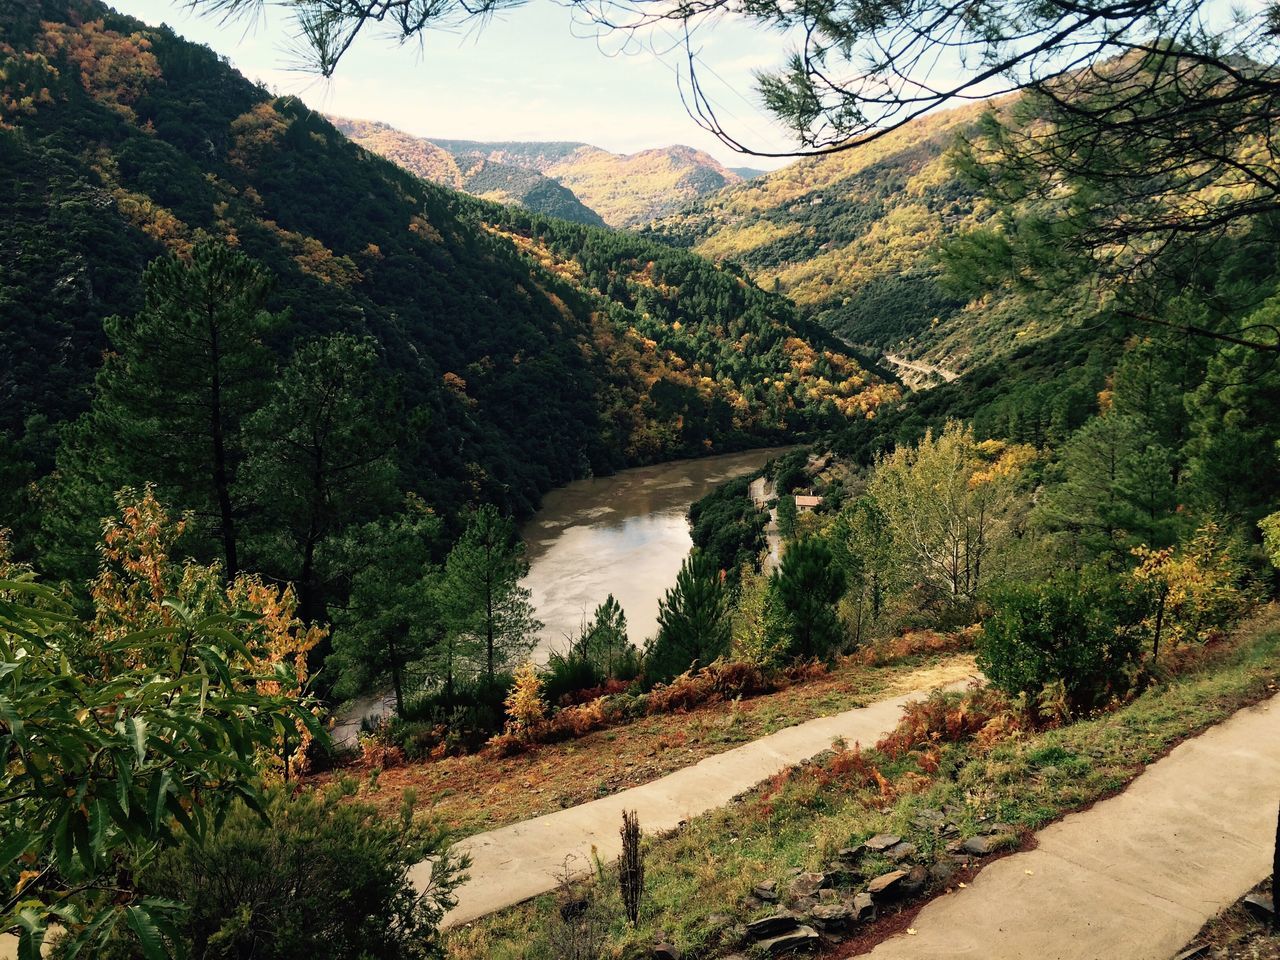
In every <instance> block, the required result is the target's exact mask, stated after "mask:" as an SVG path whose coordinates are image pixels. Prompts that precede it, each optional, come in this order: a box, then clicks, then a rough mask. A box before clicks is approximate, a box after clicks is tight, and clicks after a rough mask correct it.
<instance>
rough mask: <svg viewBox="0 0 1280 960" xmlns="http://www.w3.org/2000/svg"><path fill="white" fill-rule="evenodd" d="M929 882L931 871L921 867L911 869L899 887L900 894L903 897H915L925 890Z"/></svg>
mask: <svg viewBox="0 0 1280 960" xmlns="http://www.w3.org/2000/svg"><path fill="white" fill-rule="evenodd" d="M928 882H929V871H928V870H927V869H925V868H924V867H921V866H915V867H912V868H911V871H910V872H909V873H908V874H907V877H906V879H905V880H903V881H902V883H900V884H899V885H898V894H899V895H900V896H903V897H914V896H916V895H917V894H919V893H920V892H921V891H923V890H924V888H925V884H927V883H928Z"/></svg>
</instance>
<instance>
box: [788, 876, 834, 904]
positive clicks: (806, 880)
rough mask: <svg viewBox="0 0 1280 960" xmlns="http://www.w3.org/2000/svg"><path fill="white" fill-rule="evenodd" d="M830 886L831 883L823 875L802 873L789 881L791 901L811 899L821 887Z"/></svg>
mask: <svg viewBox="0 0 1280 960" xmlns="http://www.w3.org/2000/svg"><path fill="white" fill-rule="evenodd" d="M830 885H831V882H830V881H829V880H828V879H827V875H826V874H825V873H802V874H800V876H798V877H796V878H795V879H794V880H792V881H791V887H790V893H791V897H792V899H799V898H800V897H812V896H813V895H814V894H815V893H817V892H818V891H819V890H821V889H822V888H823V887H826V886H830Z"/></svg>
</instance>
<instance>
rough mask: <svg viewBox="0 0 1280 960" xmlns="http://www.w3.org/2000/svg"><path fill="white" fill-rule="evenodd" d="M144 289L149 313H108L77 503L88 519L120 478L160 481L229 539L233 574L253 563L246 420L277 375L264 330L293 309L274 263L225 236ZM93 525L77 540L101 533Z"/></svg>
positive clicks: (163, 264) (81, 432)
mask: <svg viewBox="0 0 1280 960" xmlns="http://www.w3.org/2000/svg"><path fill="white" fill-rule="evenodd" d="M143 287H144V296H145V305H144V306H143V308H142V310H141V311H140V312H139V313H137V314H136V315H134V316H132V317H119V316H116V317H109V318H108V319H107V320H105V321H104V322H103V326H104V328H105V330H106V334H107V339H108V340H109V342H110V344H111V351H110V352H109V353H108V354H107V356H106V357H105V359H104V361H103V365H102V368H101V370H100V371H99V373H98V377H97V380H96V383H95V388H96V393H95V396H94V400H93V405H92V407H91V409H90V410H89V412H88V413H86V414H85V416H84V417H82V418H81V420H80V421H79V422H78V423H77V424H75V425H74V426H73V427H72V429H70V430H69V431H68V433H67V439H68V445H67V448H66V450H65V452H64V454H63V455H62V456H60V458H59V466H60V468H61V469H62V471H63V472H64V473H65V474H67V475H68V476H67V477H66V479H65V480H64V486H65V488H66V490H68V491H75V493H74V495H68V496H67V497H66V499H68V500H69V501H70V502H69V503H68V504H67V505H66V509H67V510H68V511H71V510H74V511H75V512H76V513H77V514H79V515H80V517H82V518H83V517H84V513H85V510H84V506H85V503H86V500H88V501H90V502H93V503H95V504H104V505H105V504H106V503H109V500H110V497H111V495H112V494H113V493H114V492H115V490H116V489H118V488H119V487H122V486H126V485H138V484H142V483H153V484H155V485H156V488H157V490H158V491H159V493H160V496H161V497H162V498H163V499H164V500H166V501H167V502H170V503H173V504H175V505H177V506H179V507H180V508H182V509H184V510H191V511H194V513H195V515H196V517H197V519H198V520H199V521H200V523H199V527H200V529H199V530H197V531H194V532H196V533H197V534H199V533H201V532H203V533H205V534H206V536H211V537H212V538H213V540H214V541H215V542H217V543H218V545H219V547H220V552H221V554H222V558H223V570H224V573H225V575H226V577H227V579H228V580H231V579H234V578H235V575H236V573H237V572H238V571H239V570H240V568H241V566H242V562H241V556H240V554H241V549H240V538H239V533H238V530H237V521H238V520H239V519H240V517H241V515H242V514H243V512H244V509H245V503H244V499H245V492H244V490H243V487H242V484H241V482H240V481H241V477H240V473H241V469H242V467H243V465H244V462H245V459H246V457H247V440H246V435H245V423H246V419H247V417H248V416H249V414H250V413H251V411H252V410H253V409H254V408H255V407H257V406H258V405H259V404H260V403H261V401H262V399H263V396H264V392H265V390H266V389H267V386H268V384H269V383H270V380H271V371H272V360H271V355H270V352H269V351H268V350H267V348H266V347H265V346H264V345H263V343H262V338H263V337H264V336H265V335H267V334H268V333H269V332H270V331H271V330H272V329H273V328H274V327H276V326H277V325H278V324H279V323H280V322H281V320H282V317H281V315H279V314H273V313H270V312H268V311H267V310H266V309H265V304H266V299H267V293H268V290H269V288H270V278H269V275H268V274H267V272H266V271H265V270H263V269H262V268H261V267H260V266H258V264H256V263H255V262H254V261H252V260H250V259H249V258H248V257H246V256H244V255H243V254H241V253H239V252H238V251H236V250H233V249H232V248H230V247H228V246H226V245H225V244H221V243H214V242H205V243H201V244H198V245H197V246H196V247H195V249H194V250H193V251H192V253H191V259H190V260H189V261H184V260H180V259H178V258H177V257H173V256H170V257H165V258H163V259H159V260H155V261H153V262H152V263H151V264H150V266H148V267H147V270H146V273H145V274H144V275H143ZM73 505H74V506H73ZM100 516H102V513H101V512H99V511H95V512H92V513H91V514H90V515H89V516H88V517H87V518H84V519H86V520H87V521H88V522H92V523H95V524H96V522H97V520H98V518H99V517H100ZM76 522H77V521H71V523H70V525H71V526H75V525H76ZM84 533H85V531H77V532H76V533H75V534H72V539H80V540H81V541H82V542H91V540H90V539H89V538H87V537H85V536H83V534H84Z"/></svg>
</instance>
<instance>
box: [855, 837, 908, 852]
mask: <svg viewBox="0 0 1280 960" xmlns="http://www.w3.org/2000/svg"><path fill="white" fill-rule="evenodd" d="M901 842H902V838H901V837H896V836H894V835H893V834H892V833H877V834H876V835H875V836H874V837H872V838H871V839H870V840H868V841H867V842H866V843H864V844H863V846H864V847H866V848H867V849H868V850H871V851H873V852H875V853H883V852H884V851H885V850H888V849H889V848H890V847H892V846H896V845H897V844H899V843H901Z"/></svg>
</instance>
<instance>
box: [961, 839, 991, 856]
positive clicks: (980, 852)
mask: <svg viewBox="0 0 1280 960" xmlns="http://www.w3.org/2000/svg"><path fill="white" fill-rule="evenodd" d="M960 849H961V850H963V851H964V852H965V853H972V854H973V855H974V856H975V857H985V856H987V855H989V854H992V853H995V852H996V841H995V838H994V837H970V838H969V839H968V840H966V841H965V842H964V843H962V844H961V845H960Z"/></svg>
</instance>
